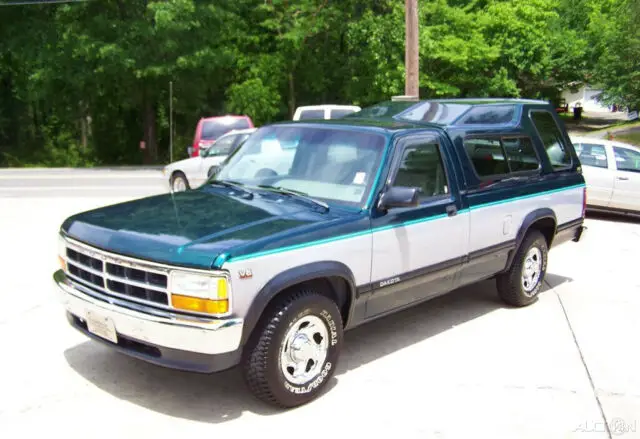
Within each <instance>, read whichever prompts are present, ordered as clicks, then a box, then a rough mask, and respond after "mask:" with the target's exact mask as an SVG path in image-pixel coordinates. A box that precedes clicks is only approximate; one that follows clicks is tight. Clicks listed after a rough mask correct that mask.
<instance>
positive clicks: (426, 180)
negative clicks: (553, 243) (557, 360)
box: [393, 143, 449, 199]
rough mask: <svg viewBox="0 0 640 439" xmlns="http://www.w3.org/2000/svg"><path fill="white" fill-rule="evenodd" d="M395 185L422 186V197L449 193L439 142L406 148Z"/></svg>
mask: <svg viewBox="0 0 640 439" xmlns="http://www.w3.org/2000/svg"><path fill="white" fill-rule="evenodd" d="M393 185H394V186H409V187H418V188H420V199H426V198H429V197H435V196H438V195H445V194H447V193H449V189H448V185H447V175H446V174H445V171H444V166H443V164H442V156H441V154H440V148H439V147H438V144H436V143H428V144H421V145H415V146H413V145H412V146H409V147H407V148H405V150H404V151H403V153H402V159H401V161H400V165H399V167H398V172H397V174H396V176H395V179H394V181H393Z"/></svg>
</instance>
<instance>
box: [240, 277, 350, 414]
mask: <svg viewBox="0 0 640 439" xmlns="http://www.w3.org/2000/svg"><path fill="white" fill-rule="evenodd" d="M309 316H311V317H312V319H313V318H314V317H317V318H319V319H320V321H321V322H322V323H323V324H324V325H325V329H326V334H327V335H328V339H327V340H326V342H327V346H328V349H327V354H326V357H325V358H324V361H318V362H316V363H315V364H317V365H318V366H317V367H318V373H317V374H315V375H314V376H312V377H310V378H309V379H308V380H307V381H306V382H304V383H299V384H296V383H293V382H292V381H290V380H289V379H288V377H287V376H286V375H285V373H284V372H283V370H282V368H281V366H280V364H281V361H280V357H281V355H280V354H281V349H283V344H284V343H285V337H286V335H287V333H288V332H289V330H293V329H292V328H293V327H294V325H296V326H298V325H300V326H303V325H304V323H305V322H300V321H301V319H304V318H308V317H309ZM314 337H315V336H314ZM342 338H343V328H342V317H341V315H340V310H339V309H338V307H337V306H336V304H335V302H334V301H332V300H331V299H329V298H327V297H326V296H323V295H321V294H320V293H318V292H316V291H313V290H311V289H301V290H299V291H296V292H294V293H292V294H289V295H287V296H283V297H282V298H276V302H275V303H274V304H273V305H272V306H269V308H268V309H267V310H266V311H265V314H264V318H263V319H262V321H261V324H260V326H258V327H256V332H255V334H253V337H252V340H251V341H250V342H249V344H248V345H247V348H246V349H245V352H244V356H243V360H242V369H243V376H244V380H245V383H246V385H247V387H248V388H249V390H250V391H251V393H252V394H253V395H254V396H256V397H257V398H258V399H259V400H261V401H263V402H266V403H268V404H270V405H274V406H277V407H281V408H291V407H296V406H299V405H302V404H306V403H307V402H309V401H311V400H313V399H315V398H316V397H317V396H318V395H319V393H320V392H321V391H322V390H323V389H324V387H325V386H326V384H327V382H329V381H330V379H331V377H332V376H333V374H334V373H335V370H336V366H337V362H338V357H339V355H340V351H341V349H342V342H343V341H342ZM314 342H316V343H319V341H317V340H316V341H314ZM285 352H286V351H285ZM290 352H292V350H290ZM320 364H321V366H319V365H320ZM306 365H307V367H309V362H308V361H307V363H306Z"/></svg>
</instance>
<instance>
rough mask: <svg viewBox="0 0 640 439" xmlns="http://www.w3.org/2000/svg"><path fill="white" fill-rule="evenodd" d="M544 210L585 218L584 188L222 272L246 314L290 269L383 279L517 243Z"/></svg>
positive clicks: (288, 252)
mask: <svg viewBox="0 0 640 439" xmlns="http://www.w3.org/2000/svg"><path fill="white" fill-rule="evenodd" d="M541 208H550V209H552V210H553V211H554V212H555V215H556V217H557V221H558V224H563V223H566V222H569V221H572V220H575V219H577V218H580V217H581V215H582V188H581V187H574V188H570V189H567V190H562V191H556V192H552V193H544V194H542V195H539V196H533V197H525V198H520V199H515V200H513V201H508V202H502V203H496V204H491V205H485V206H482V207H478V208H472V209H470V210H463V211H460V212H459V213H458V215H455V216H453V217H448V216H443V215H441V216H439V217H437V218H435V219H433V218H430V219H425V221H421V222H414V223H412V224H407V225H402V226H399V227H394V228H388V229H378V230H375V231H374V232H370V233H367V232H364V233H362V234H356V235H355V236H351V237H347V238H345V239H341V238H340V237H336V239H333V240H330V239H329V240H326V241H323V242H321V243H319V244H312V245H308V246H302V245H301V246H297V247H294V248H291V249H285V250H284V251H279V252H272V253H266V254H263V255H260V254H258V255H256V256H255V257H247V258H244V259H242V258H239V259H238V260H233V259H231V260H230V261H228V262H225V263H224V265H223V268H224V269H226V270H229V272H230V275H231V276H230V277H231V282H232V290H233V294H234V310H233V312H234V313H237V314H238V315H241V316H242V315H245V314H246V312H247V310H248V308H249V306H250V305H251V303H252V302H253V300H254V297H255V296H256V295H257V294H258V293H259V292H260V290H261V289H262V288H263V287H264V286H265V285H266V283H267V282H269V281H270V280H271V279H273V278H274V277H275V276H277V275H278V274H279V273H282V272H283V271H285V270H288V269H290V268H295V267H298V266H301V265H305V264H310V263H313V262H318V261H336V262H341V263H343V264H345V265H346V266H347V267H349V268H350V269H351V271H352V272H353V275H354V278H355V279H354V280H355V282H356V285H364V284H368V283H370V282H376V281H381V280H384V279H388V278H391V277H393V276H397V275H401V274H402V273H406V272H409V271H413V270H416V269H420V268H424V267H428V266H432V265H435V264H438V263H440V262H445V261H448V260H452V259H455V258H457V257H461V256H466V255H467V254H468V253H472V252H474V251H477V250H482V249H484V248H487V247H491V246H494V245H498V244H501V243H504V242H507V241H510V240H514V239H515V238H516V234H517V232H518V230H519V228H520V226H521V225H522V222H523V221H524V218H525V216H526V215H527V214H529V213H530V212H532V211H534V210H537V209H541ZM244 269H250V270H251V271H252V273H253V276H252V277H251V278H245V279H240V276H239V271H240V270H244Z"/></svg>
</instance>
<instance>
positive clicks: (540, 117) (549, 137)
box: [530, 110, 571, 169]
mask: <svg viewBox="0 0 640 439" xmlns="http://www.w3.org/2000/svg"><path fill="white" fill-rule="evenodd" d="M530 114H531V120H532V121H533V124H534V126H535V127H536V129H537V130H538V135H539V136H540V139H541V140H542V144H543V145H544V149H545V151H546V152H547V155H548V156H549V161H550V162H551V165H552V166H553V167H554V169H563V168H566V167H567V166H571V155H570V154H569V150H568V149H567V145H566V143H565V141H564V139H563V138H562V132H561V131H560V128H558V125H557V124H556V122H555V120H554V119H553V116H551V113H549V112H548V111H540V110H537V111H532V112H531V113H530Z"/></svg>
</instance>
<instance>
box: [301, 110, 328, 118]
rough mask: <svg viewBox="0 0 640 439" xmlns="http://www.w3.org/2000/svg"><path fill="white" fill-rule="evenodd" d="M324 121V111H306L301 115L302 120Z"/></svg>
mask: <svg viewBox="0 0 640 439" xmlns="http://www.w3.org/2000/svg"><path fill="white" fill-rule="evenodd" d="M306 119H324V110H304V111H303V112H301V113H300V120H306Z"/></svg>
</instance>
